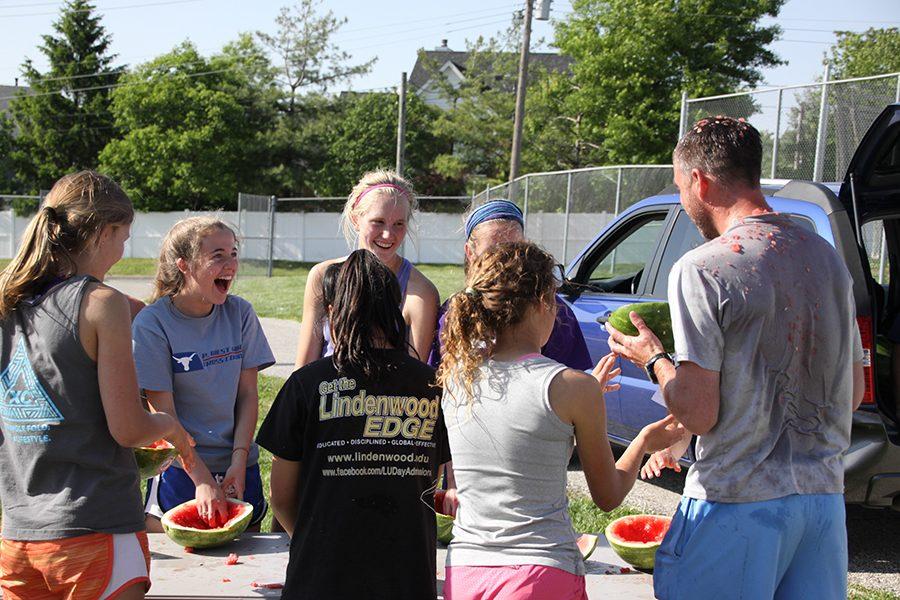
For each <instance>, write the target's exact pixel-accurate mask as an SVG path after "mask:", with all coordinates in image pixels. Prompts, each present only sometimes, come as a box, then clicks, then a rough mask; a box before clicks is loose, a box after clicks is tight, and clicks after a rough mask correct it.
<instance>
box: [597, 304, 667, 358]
mask: <svg viewBox="0 0 900 600" xmlns="http://www.w3.org/2000/svg"><path fill="white" fill-rule="evenodd" d="M631 311H634V312H636V313H637V314H638V315H639V316H640V317H641V318H642V319H643V320H644V323H646V324H647V327H649V328H650V331H652V332H653V333H655V334H656V337H658V338H659V341H660V342H662V345H663V349H665V351H666V352H669V353H671V352H675V338H674V337H673V336H672V317H671V315H670V314H669V303H668V302H636V303H634V304H626V305H625V306H622V307H620V308H617V309H616V310H615V311H613V313H612V314H611V315H609V321H608V322H609V324H610V325H612V326H613V327H615V328H616V329H617V330H619V331H621V332H622V333H624V334H625V335H629V336H636V335H637V334H638V331H637V327H635V326H634V323H632V322H631V317H630V316H629V313H631Z"/></svg>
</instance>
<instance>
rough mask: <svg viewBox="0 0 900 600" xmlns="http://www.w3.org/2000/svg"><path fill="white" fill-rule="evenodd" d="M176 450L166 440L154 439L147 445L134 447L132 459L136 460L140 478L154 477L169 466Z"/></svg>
mask: <svg viewBox="0 0 900 600" xmlns="http://www.w3.org/2000/svg"><path fill="white" fill-rule="evenodd" d="M176 456H178V450H176V449H175V446H173V445H172V444H170V443H169V442H167V441H166V440H156V441H155V442H153V443H152V444H150V445H149V446H144V447H142V448H135V449H134V460H135V461H137V465H138V469H139V470H140V472H141V479H150V478H151V477H156V476H157V475H159V474H160V473H162V472H163V471H165V470H166V469H168V468H169V465H171V464H172V461H173V460H175V457H176Z"/></svg>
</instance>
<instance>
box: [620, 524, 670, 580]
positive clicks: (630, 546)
mask: <svg viewBox="0 0 900 600" xmlns="http://www.w3.org/2000/svg"><path fill="white" fill-rule="evenodd" d="M638 521H648V522H653V523H654V524H657V525H658V526H659V527H660V530H661V532H660V533H659V535H657V536H654V537H655V539H654V540H652V541H647V542H639V541H629V540H625V539H622V538H621V537H620V536H619V535H617V534H616V531H617V530H619V529H620V527H622V526H624V525H630V524H633V523H636V522H638ZM663 523H664V524H665V526H664V527H662V524H663ZM671 523H672V519H671V517H664V516H661V515H628V516H626V517H620V518H618V519H616V520H615V521H612V522H611V523H610V524H609V525H607V526H606V530H605V531H604V535H605V536H606V541H607V542H609V545H610V547H611V548H612V549H613V550H615V552H616V554H618V555H619V558H621V559H622V560H624V561H625V562H627V563H628V564H629V565H631V566H632V567H634V568H635V569H640V570H642V571H652V570H653V565H654V563H655V561H656V551H657V550H658V549H659V546H660V545H661V544H662V541H663V539H664V538H665V536H666V532H667V531H668V529H669V525H670V524H671Z"/></svg>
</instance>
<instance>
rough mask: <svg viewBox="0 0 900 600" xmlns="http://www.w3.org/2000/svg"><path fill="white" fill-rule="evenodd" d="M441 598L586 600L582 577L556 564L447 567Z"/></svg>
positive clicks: (461, 599)
mask: <svg viewBox="0 0 900 600" xmlns="http://www.w3.org/2000/svg"><path fill="white" fill-rule="evenodd" d="M444 598H445V600H588V597H587V591H586V590H585V585H584V577H583V576H581V575H573V574H572V573H569V572H568V571H563V570H562V569H557V568H556V567H545V566H543V565H512V566H505V567H463V566H460V567H447V570H446V575H445V581H444Z"/></svg>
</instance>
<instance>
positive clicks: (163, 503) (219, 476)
mask: <svg viewBox="0 0 900 600" xmlns="http://www.w3.org/2000/svg"><path fill="white" fill-rule="evenodd" d="M212 476H213V477H215V478H216V481H222V480H223V479H224V478H225V473H213V474H212ZM196 494H197V488H196V486H195V485H194V481H193V480H192V479H191V477H190V476H189V475H188V474H187V473H185V472H184V469H179V468H178V467H169V468H168V469H166V470H165V471H163V472H162V473H161V474H160V475H157V476H156V477H154V478H153V479H148V480H147V496H146V498H145V499H144V512H145V513H147V514H150V515H153V516H154V517H156V518H158V519H161V518H162V516H163V514H165V512H166V511H168V510H171V509H173V508H175V507H176V506H178V505H179V504H183V503H185V502H187V501H188V500H193V499H194V498H195V497H196ZM244 502H249V503H250V504H252V505H253V518H252V519H251V520H250V524H251V525H256V524H257V523H260V522H262V520H263V518H264V517H265V516H266V511H268V509H269V505H268V503H266V498H265V496H263V489H262V478H261V477H260V475H259V465H258V464H256V465H251V466H249V467H247V475H246V480H245V482H244Z"/></svg>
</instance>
